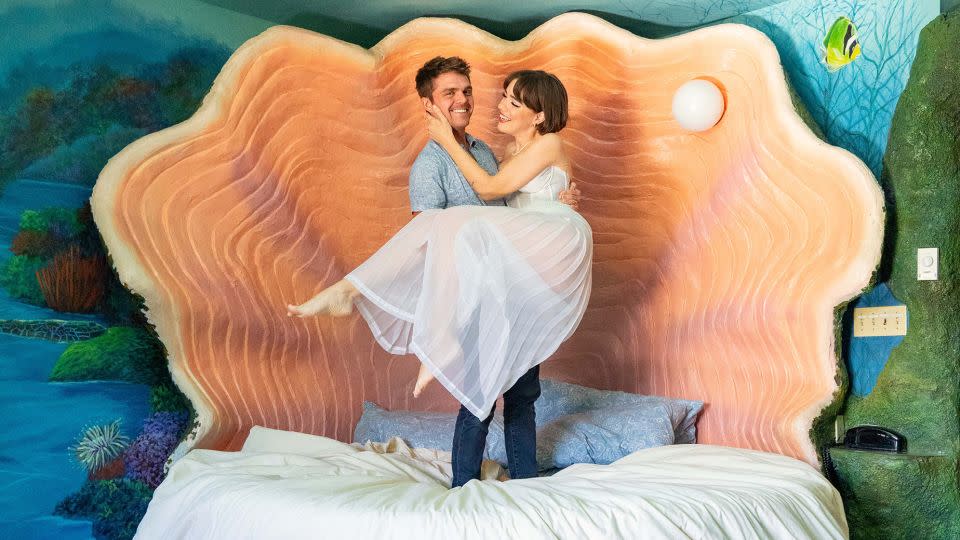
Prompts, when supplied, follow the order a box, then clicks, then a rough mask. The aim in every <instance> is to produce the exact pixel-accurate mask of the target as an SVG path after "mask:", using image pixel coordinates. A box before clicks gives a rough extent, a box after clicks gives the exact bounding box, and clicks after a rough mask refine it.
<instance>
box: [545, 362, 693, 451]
mask: <svg viewBox="0 0 960 540" xmlns="http://www.w3.org/2000/svg"><path fill="white" fill-rule="evenodd" d="M540 389H541V393H540V399H538V400H537V405H536V408H537V426H538V427H539V426H540V425H541V419H542V422H543V423H544V424H546V423H548V422H551V421H553V420H554V419H556V418H559V417H561V416H566V415H569V414H577V413H581V412H584V411H597V410H611V411H616V410H618V409H622V410H624V411H634V412H637V413H640V414H642V413H643V411H645V410H647V409H651V408H657V407H663V409H656V410H660V411H662V412H663V413H664V414H665V415H667V416H668V417H669V418H670V423H671V425H672V426H673V433H674V440H673V441H672V442H673V443H676V444H692V443H695V442H697V426H696V424H697V417H698V416H699V415H700V411H701V410H703V402H702V401H697V400H688V399H678V398H668V397H661V396H644V395H640V394H631V393H628V392H618V391H616V390H597V389H596V388H588V387H586V386H580V385H578V384H570V383H564V382H560V381H554V380H551V379H543V380H541V381H540ZM668 444H669V443H668ZM642 448H647V447H642Z"/></svg>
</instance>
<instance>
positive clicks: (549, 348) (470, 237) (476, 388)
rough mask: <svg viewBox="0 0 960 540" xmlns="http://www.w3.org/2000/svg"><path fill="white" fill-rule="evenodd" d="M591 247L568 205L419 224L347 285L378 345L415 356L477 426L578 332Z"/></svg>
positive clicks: (440, 214)
mask: <svg viewBox="0 0 960 540" xmlns="http://www.w3.org/2000/svg"><path fill="white" fill-rule="evenodd" d="M592 258H593V237H592V233H591V230H590V226H589V225H588V224H587V222H586V220H584V219H583V217H582V216H581V215H580V214H579V213H577V212H576V211H574V210H572V209H570V208H569V207H567V206H566V205H563V204H560V203H555V202H550V201H544V202H543V203H541V204H539V205H537V206H535V207H533V208H524V209H516V208H508V207H493V206H458V207H454V208H448V209H445V210H427V211H424V212H421V213H420V214H419V215H417V216H416V217H415V218H414V219H413V220H412V221H411V222H410V223H408V224H407V225H406V226H405V227H404V228H403V229H401V230H400V231H399V232H398V233H397V234H396V235H395V236H394V237H393V238H391V239H390V240H389V241H388V242H387V243H386V244H385V245H384V246H383V247H382V248H380V249H379V250H378V251H377V252H376V253H374V254H373V255H372V256H371V257H370V258H369V259H367V260H366V261H365V262H364V263H363V264H361V265H360V266H359V267H357V269H356V270H354V271H353V272H351V273H350V274H348V275H347V276H346V279H347V280H348V281H349V282H350V283H352V284H353V285H354V286H355V287H356V288H357V289H358V290H359V291H360V293H361V294H362V296H360V297H357V299H356V302H355V305H356V306H357V309H358V311H359V312H360V313H361V315H362V316H363V318H364V319H365V320H366V321H367V324H368V325H369V326H370V330H371V332H372V333H373V336H374V338H376V340H377V342H378V343H380V345H381V346H382V347H383V348H384V349H385V350H386V351H387V352H390V353H393V354H409V353H413V354H415V355H416V356H417V357H418V358H419V359H420V361H421V362H423V363H424V365H426V366H427V367H428V368H429V369H430V371H431V372H432V373H433V375H434V376H435V377H436V378H437V380H438V381H440V383H441V384H443V385H444V387H446V389H447V390H448V391H449V392H450V393H451V394H453V396H454V397H456V398H457V400H459V401H460V402H461V403H463V405H464V406H465V407H467V409H469V410H470V412H472V413H473V414H474V415H476V416H477V417H479V418H485V417H486V416H487V415H488V414H489V413H490V410H491V408H492V407H493V404H494V402H495V401H496V399H497V397H498V396H499V395H500V394H502V393H503V392H505V391H506V390H507V389H509V388H510V387H511V386H512V385H513V383H514V382H516V380H517V379H519V378H520V376H521V375H523V374H524V373H525V372H526V371H527V370H529V369H530V368H531V367H533V366H535V365H537V364H539V363H541V362H543V361H544V360H546V359H547V358H549V357H550V355H552V354H553V353H554V352H555V351H556V350H557V348H558V347H559V346H560V344H561V343H563V342H564V341H565V340H566V339H567V338H569V337H570V335H571V334H573V331H574V330H575V329H576V328H577V325H579V324H580V320H581V319H582V318H583V313H584V312H585V311H586V308H587V302H588V301H589V299H590V288H591V283H592V279H591V266H592Z"/></svg>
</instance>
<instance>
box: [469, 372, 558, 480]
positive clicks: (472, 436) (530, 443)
mask: <svg viewBox="0 0 960 540" xmlns="http://www.w3.org/2000/svg"><path fill="white" fill-rule="evenodd" d="M538 397H540V366H539V365H538V366H534V367H532V368H530V370H529V371H527V372H526V373H524V374H523V375H522V376H521V377H520V378H519V379H517V382H515V383H513V386H511V387H510V389H509V390H507V391H506V392H505V393H504V394H503V437H504V442H505V444H506V446H507V448H506V450H507V466H508V468H509V469H510V478H533V477H535V476H537V425H536V411H535V410H534V406H533V404H534V402H536V401H537V398H538ZM496 408H497V406H496V404H494V406H493V408H492V409H490V416H488V417H486V418H485V419H483V420H480V419H479V418H477V417H476V416H474V415H473V413H471V412H470V411H469V410H467V408H466V407H464V406H463V405H461V406H460V414H458V415H457V426H456V428H454V430H453V484H452V487H459V486H462V485H464V484H466V483H467V482H469V481H470V480H473V479H474V478H476V479H480V464H481V463H482V461H483V449H484V446H485V445H486V442H487V431H488V429H489V427H490V421H491V420H493V412H494V411H495V410H496Z"/></svg>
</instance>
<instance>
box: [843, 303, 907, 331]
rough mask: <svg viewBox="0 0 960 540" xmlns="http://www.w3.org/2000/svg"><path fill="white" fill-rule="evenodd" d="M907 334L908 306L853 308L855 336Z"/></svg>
mask: <svg viewBox="0 0 960 540" xmlns="http://www.w3.org/2000/svg"><path fill="white" fill-rule="evenodd" d="M905 335H907V306H880V307H867V308H854V309H853V337H871V336H905Z"/></svg>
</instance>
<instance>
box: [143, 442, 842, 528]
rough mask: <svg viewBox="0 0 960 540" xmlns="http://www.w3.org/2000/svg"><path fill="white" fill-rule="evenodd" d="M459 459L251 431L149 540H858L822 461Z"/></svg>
mask: <svg viewBox="0 0 960 540" xmlns="http://www.w3.org/2000/svg"><path fill="white" fill-rule="evenodd" d="M449 458H450V454H449V453H447V452H441V451H436V450H425V449H411V448H409V447H407V446H406V445H404V444H403V443H402V441H399V440H398V439H395V440H392V441H390V443H388V444H381V445H369V446H368V447H366V448H364V447H360V446H358V445H349V444H345V443H342V442H339V441H335V440H333V439H328V438H325V437H320V436H315V435H306V434H301V433H292V432H285V431H277V430H272V429H266V428H262V427H255V428H253V429H252V430H251V432H250V435H249V436H248V438H247V440H246V442H245V444H244V446H243V448H242V449H241V450H240V451H238V452H220V451H214V450H193V451H191V452H189V453H188V454H187V455H185V456H184V457H182V458H181V459H180V460H178V461H177V462H176V463H175V464H174V465H173V466H172V467H171V469H170V472H169V474H168V475H167V478H166V479H165V480H164V481H163V483H162V484H161V485H160V486H159V487H158V488H157V490H156V493H155V494H154V497H153V500H152V501H151V502H150V506H149V508H148V510H147V513H146V515H145V516H144V518H143V520H142V521H141V523H140V526H139V529H138V530H137V535H136V538H140V539H152V538H163V539H170V538H230V539H234V538H283V539H296V538H310V539H315V538H347V537H349V538H378V539H383V538H410V539H418V540H422V539H429V538H437V539H440V538H442V539H445V540H447V539H450V538H478V539H482V538H490V539H497V540H501V539H504V538H518V539H519V538H523V539H536V538H571V539H573V538H575V539H583V538H597V539H609V538H631V539H633V538H641V537H642V538H670V539H675V538H736V539H744V538H762V539H770V538H790V539H794V538H816V539H828V538H847V537H848V529H847V523H846V519H845V517H844V513H843V504H842V502H841V499H840V495H839V493H838V492H837V491H836V490H835V489H834V488H833V486H831V485H830V483H829V482H828V481H827V480H826V479H825V478H824V477H823V476H822V475H821V474H820V473H819V472H818V471H817V470H815V469H814V468H812V467H811V466H810V465H808V464H806V463H804V462H801V461H798V460H796V459H793V458H789V457H786V456H782V455H779V454H770V453H765V452H759V451H754V450H745V449H740V448H729V447H723V446H712V445H703V444H689V445H671V446H663V447H658V448H650V449H645V450H640V451H638V452H635V453H633V454H630V455H628V456H627V457H624V458H623V459H620V460H618V461H616V462H614V463H612V464H610V465H586V464H580V465H573V466H571V467H567V468H565V469H563V470H561V471H559V472H557V473H556V474H554V475H552V476H549V477H540V478H530V479H524V480H511V481H506V482H504V481H500V480H498V477H500V478H502V477H503V476H502V474H501V473H502V470H501V469H499V467H498V466H497V465H496V464H494V463H492V462H489V463H485V467H484V473H483V476H484V478H485V479H484V480H481V481H472V482H469V483H468V484H467V485H465V486H463V487H461V488H456V489H449V488H448V486H449V485H450V464H449Z"/></svg>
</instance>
